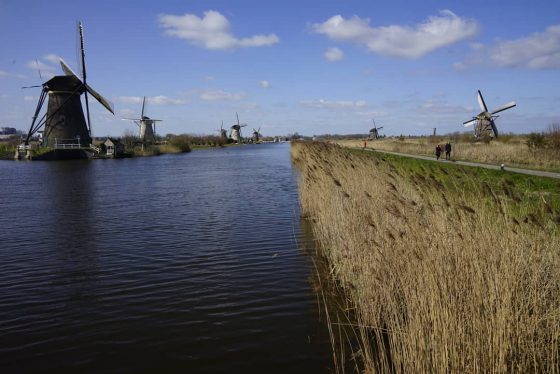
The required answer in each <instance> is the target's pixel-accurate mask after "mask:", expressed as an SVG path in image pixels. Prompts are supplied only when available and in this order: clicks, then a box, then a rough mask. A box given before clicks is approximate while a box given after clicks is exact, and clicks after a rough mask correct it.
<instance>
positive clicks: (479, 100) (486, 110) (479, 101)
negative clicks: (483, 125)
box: [478, 90, 488, 112]
mask: <svg viewBox="0 0 560 374" xmlns="http://www.w3.org/2000/svg"><path fill="white" fill-rule="evenodd" d="M478 105H479V106H480V110H482V111H483V112H488V108H487V107H486V103H485V102H484V98H483V97H482V93H481V92H480V90H478Z"/></svg>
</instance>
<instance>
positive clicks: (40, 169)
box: [0, 144, 332, 373]
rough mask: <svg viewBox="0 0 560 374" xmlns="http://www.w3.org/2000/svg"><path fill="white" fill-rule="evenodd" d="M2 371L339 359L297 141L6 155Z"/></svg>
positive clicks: (0, 251) (250, 368) (306, 368)
mask: <svg viewBox="0 0 560 374" xmlns="http://www.w3.org/2000/svg"><path fill="white" fill-rule="evenodd" d="M0 186H1V190H0V371H1V372H3V373H9V372H16V373H25V372H46V371H48V372H59V373H60V372H72V373H77V372H114V373H122V372H151V373H153V372H183V373H186V372H189V373H191V372H192V373H219V372H227V373H247V372H256V373H265V372H266V373H275V372H276V373H320V372H328V371H329V370H330V369H331V368H332V364H331V361H332V354H331V347H330V343H329V337H328V330H327V327H326V325H325V323H324V321H321V318H320V316H319V314H320V305H318V303H319V297H318V296H317V294H316V292H315V291H314V289H313V288H314V287H313V286H312V283H313V282H312V281H311V279H312V278H313V276H314V268H313V264H312V261H311V258H310V254H309V251H307V250H306V249H305V248H304V247H305V246H306V245H309V242H308V241H309V240H310V238H309V235H308V234H307V233H306V230H305V229H303V227H302V225H301V222H300V219H299V206H298V193H297V181H296V174H295V171H294V170H293V169H292V166H291V163H290V156H289V145H288V144H262V145H247V146H240V147H230V148H225V149H209V150H198V151H194V152H191V153H189V154H181V155H163V156H159V157H148V158H131V159H121V160H95V161H66V162H39V161H38V162H9V161H0Z"/></svg>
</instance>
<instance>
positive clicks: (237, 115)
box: [235, 112, 239, 125]
mask: <svg viewBox="0 0 560 374" xmlns="http://www.w3.org/2000/svg"><path fill="white" fill-rule="evenodd" d="M235 116H236V117H237V124H238V125H239V114H237V112H235Z"/></svg>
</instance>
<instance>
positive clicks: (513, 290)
mask: <svg viewBox="0 0 560 374" xmlns="http://www.w3.org/2000/svg"><path fill="white" fill-rule="evenodd" d="M292 158H293V161H294V163H295V165H296V166H297V168H298V169H299V170H300V195H301V206H302V214H303V215H304V216H305V217H307V218H308V219H309V220H310V221H311V222H312V225H313V230H314V233H315V236H316V238H317V240H318V242H319V244H320V246H321V250H322V253H323V254H324V256H326V257H327V259H328V261H329V263H330V266H331V267H332V271H331V273H332V274H333V276H334V277H335V278H336V279H337V281H338V282H339V283H340V284H341V285H342V287H343V288H344V290H345V291H346V293H347V295H348V297H349V298H350V301H351V303H352V305H354V307H355V309H354V310H353V314H354V315H355V318H356V319H357V321H354V323H355V324H356V326H360V327H359V328H357V330H356V331H357V336H359V337H360V338H361V344H360V351H359V352H356V354H355V355H354V358H355V359H356V360H357V361H359V364H358V366H363V368H365V370H366V371H367V372H391V371H394V372H400V373H416V372H441V373H443V372H477V371H478V372H554V371H558V367H559V364H560V359H559V350H560V299H559V297H558V295H560V250H559V248H560V226H559V223H560V185H559V183H558V181H555V180H548V179H543V178H535V177H527V176H521V175H515V176H513V175H504V174H500V172H499V171H492V170H482V169H477V168H466V167H459V166H457V165H449V164H440V163H432V162H426V161H419V160H413V159H406V158H400V157H394V156H387V155H379V154H375V153H369V152H368V153H365V152H360V151H351V150H348V149H344V148H341V147H337V146H334V145H328V144H324V143H294V144H293V145H292Z"/></svg>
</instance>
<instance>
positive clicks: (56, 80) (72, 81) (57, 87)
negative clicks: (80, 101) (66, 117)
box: [43, 75, 85, 94]
mask: <svg viewBox="0 0 560 374" xmlns="http://www.w3.org/2000/svg"><path fill="white" fill-rule="evenodd" d="M43 85H44V86H47V87H48V88H49V91H70V92H74V91H75V92H76V93H80V94H81V93H83V92H84V91H85V87H84V85H83V84H82V81H80V80H79V79H78V78H77V77H74V76H70V75H57V76H54V77H52V78H51V79H49V80H48V81H46V82H45V83H44V84H43Z"/></svg>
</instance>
